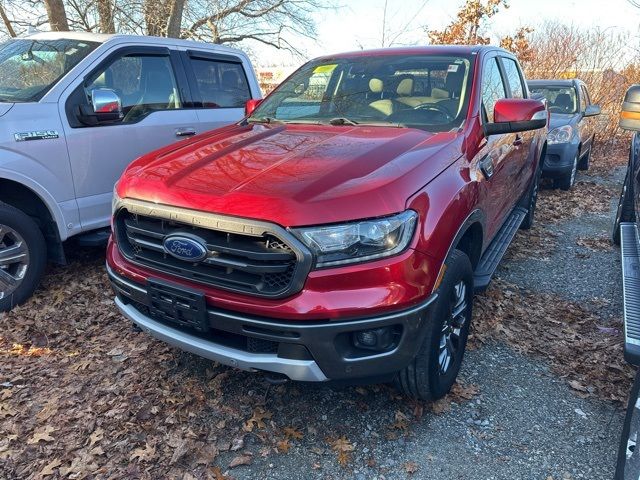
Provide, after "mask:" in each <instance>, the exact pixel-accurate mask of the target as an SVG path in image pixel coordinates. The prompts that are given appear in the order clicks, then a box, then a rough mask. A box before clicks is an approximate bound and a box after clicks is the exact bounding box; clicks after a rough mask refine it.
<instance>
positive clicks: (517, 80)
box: [502, 57, 525, 98]
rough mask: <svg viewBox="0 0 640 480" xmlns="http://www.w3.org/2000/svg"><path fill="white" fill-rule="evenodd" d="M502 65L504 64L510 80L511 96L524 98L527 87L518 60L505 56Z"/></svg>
mask: <svg viewBox="0 0 640 480" xmlns="http://www.w3.org/2000/svg"><path fill="white" fill-rule="evenodd" d="M502 65H504V71H505V74H506V76H507V82H509V87H510V88H511V96H512V97H513V98H524V92H525V89H524V85H523V84H522V77H521V76H520V71H519V70H518V66H517V65H516V62H515V61H513V60H512V59H510V58H504V57H503V58H502Z"/></svg>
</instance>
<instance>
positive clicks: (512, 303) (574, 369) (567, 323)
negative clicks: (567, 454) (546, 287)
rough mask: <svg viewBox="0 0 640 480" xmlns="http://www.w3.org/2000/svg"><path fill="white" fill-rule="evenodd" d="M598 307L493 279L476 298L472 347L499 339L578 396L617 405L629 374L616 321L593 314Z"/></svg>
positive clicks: (622, 398)
mask: <svg viewBox="0 0 640 480" xmlns="http://www.w3.org/2000/svg"><path fill="white" fill-rule="evenodd" d="M599 301H600V300H599ZM598 306H600V305H594V306H593V307H594V308H593V309H589V310H588V309H587V308H585V306H583V305H580V304H577V303H572V302H567V301H566V300H563V299H561V298H559V297H557V296H555V295H551V294H543V293H533V292H531V291H527V290H523V289H520V288H518V287H516V286H514V285H510V284H508V283H505V282H501V281H494V282H493V283H492V284H491V286H490V288H489V290H488V291H487V292H486V294H485V295H482V296H479V297H477V298H476V303H475V310H474V329H473V334H472V337H471V339H472V345H474V346H476V347H477V346H479V345H481V344H483V343H485V342H487V341H493V340H496V339H497V340H503V341H505V342H506V343H507V344H508V345H510V346H511V347H512V348H514V349H515V350H517V351H519V352H522V353H526V354H533V355H536V356H540V357H543V358H544V359H545V360H547V362H549V364H550V365H551V368H552V370H553V371H554V372H555V373H557V374H558V375H560V376H561V377H563V378H565V379H566V380H567V381H568V383H569V385H570V386H571V388H572V389H573V390H574V391H575V392H576V393H577V394H578V395H580V396H591V395H593V396H596V397H598V398H601V399H604V400H608V401H614V402H616V403H618V404H619V405H621V406H622V405H623V404H624V403H625V402H626V400H627V396H628V394H629V388H630V386H631V382H632V379H633V375H634V370H633V368H632V367H630V366H629V365H628V364H627V363H626V362H625V361H624V358H623V355H622V344H623V334H622V319H620V318H601V317H599V316H597V315H595V314H594V313H592V311H593V310H595V308H597V307H598Z"/></svg>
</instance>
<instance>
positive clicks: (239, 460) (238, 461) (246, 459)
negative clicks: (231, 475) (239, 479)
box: [229, 455, 251, 468]
mask: <svg viewBox="0 0 640 480" xmlns="http://www.w3.org/2000/svg"><path fill="white" fill-rule="evenodd" d="M250 464H251V457H250V456H249V455H238V456H237V457H235V458H234V459H233V460H231V463H230V464H229V468H236V467H239V466H240V465H250Z"/></svg>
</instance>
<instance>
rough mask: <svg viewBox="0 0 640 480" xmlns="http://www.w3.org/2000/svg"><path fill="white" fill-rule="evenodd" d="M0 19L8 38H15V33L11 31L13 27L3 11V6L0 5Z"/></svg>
mask: <svg viewBox="0 0 640 480" xmlns="http://www.w3.org/2000/svg"><path fill="white" fill-rule="evenodd" d="M0 17H2V23H4V27H5V28H6V29H7V33H8V34H9V36H10V37H15V36H16V31H15V30H14V29H13V25H12V24H11V20H9V17H8V16H7V12H6V11H5V9H4V6H3V5H2V4H1V3H0Z"/></svg>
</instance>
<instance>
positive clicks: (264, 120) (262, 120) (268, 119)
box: [247, 117, 285, 123]
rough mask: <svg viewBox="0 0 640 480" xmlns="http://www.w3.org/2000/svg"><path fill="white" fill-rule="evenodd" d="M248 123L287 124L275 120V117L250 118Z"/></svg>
mask: <svg viewBox="0 0 640 480" xmlns="http://www.w3.org/2000/svg"><path fill="white" fill-rule="evenodd" d="M247 121H248V122H251V123H285V122H283V121H282V120H278V119H277V118H273V117H259V118H254V117H249V118H247Z"/></svg>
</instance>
